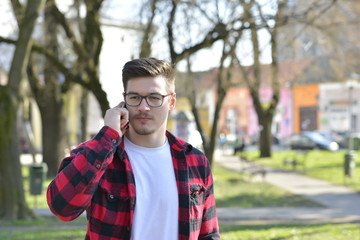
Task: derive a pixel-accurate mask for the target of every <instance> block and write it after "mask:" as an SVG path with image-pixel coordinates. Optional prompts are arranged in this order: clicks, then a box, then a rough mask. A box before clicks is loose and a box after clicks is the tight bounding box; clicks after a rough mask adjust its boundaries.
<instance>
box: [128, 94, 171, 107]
mask: <svg viewBox="0 0 360 240" xmlns="http://www.w3.org/2000/svg"><path fill="white" fill-rule="evenodd" d="M123 94H124V99H125V104H126V105H127V106H130V107H138V106H140V104H141V103H142V101H143V99H145V102H146V104H147V105H148V106H149V107H152V108H158V107H161V106H162V105H163V104H164V98H166V97H168V96H171V95H174V93H168V94H166V95H162V94H159V93H155V94H154V93H152V94H149V95H145V96H143V95H140V94H137V93H123ZM128 95H136V96H139V97H141V100H140V102H139V104H137V105H132V104H129V103H128V101H126V96H128ZM150 96H161V97H162V101H161V104H160V105H159V106H153V105H151V104H149V102H148V100H147V97H150Z"/></svg>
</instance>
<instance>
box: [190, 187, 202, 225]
mask: <svg viewBox="0 0 360 240" xmlns="http://www.w3.org/2000/svg"><path fill="white" fill-rule="evenodd" d="M205 191H206V188H205V187H204V186H203V185H199V184H193V185H190V215H191V218H196V219H201V218H202V214H203V209H204V203H205Z"/></svg>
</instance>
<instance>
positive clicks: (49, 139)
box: [40, 99, 66, 177]
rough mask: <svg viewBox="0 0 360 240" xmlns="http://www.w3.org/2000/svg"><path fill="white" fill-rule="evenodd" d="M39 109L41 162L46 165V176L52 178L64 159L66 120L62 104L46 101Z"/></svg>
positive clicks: (52, 100)
mask: <svg viewBox="0 0 360 240" xmlns="http://www.w3.org/2000/svg"><path fill="white" fill-rule="evenodd" d="M47 100H48V101H49V102H48V103H47V106H45V107H40V111H41V123H42V129H43V130H42V139H43V141H42V143H43V161H44V162H45V163H46V164H47V165H48V176H49V177H54V176H55V175H56V173H57V170H58V168H59V165H60V161H61V160H62V159H63V158H64V155H65V152H64V150H65V148H66V118H65V114H64V109H63V106H62V103H61V102H60V103H59V102H55V100H54V99H47Z"/></svg>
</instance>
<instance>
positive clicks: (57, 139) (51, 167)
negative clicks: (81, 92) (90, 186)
mask: <svg viewBox="0 0 360 240" xmlns="http://www.w3.org/2000/svg"><path fill="white" fill-rule="evenodd" d="M51 4H53V3H51V2H47V7H46V8H45V29H46V31H47V34H46V35H45V44H46V47H47V48H48V49H51V51H52V52H53V53H54V54H55V55H56V56H57V55H58V47H59V46H58V41H57V23H56V19H55V17H54V16H53V15H52V13H51V7H50V6H49V5H51ZM44 77H45V85H44V87H43V88H42V94H41V95H42V96H38V100H39V97H40V98H41V99H42V101H41V103H40V104H39V109H40V112H41V122H42V129H43V131H42V139H43V141H42V142H43V160H44V162H46V163H47V165H48V175H49V176H50V177H54V176H55V175H56V173H57V170H58V168H59V164H60V160H61V159H63V158H64V153H65V152H64V150H65V147H66V129H65V123H66V119H65V117H64V108H63V104H64V103H63V94H62V92H61V83H60V80H59V79H58V71H57V69H56V68H55V67H54V66H53V64H51V63H50V62H48V61H46V62H45V66H44ZM38 102H39V101H38Z"/></svg>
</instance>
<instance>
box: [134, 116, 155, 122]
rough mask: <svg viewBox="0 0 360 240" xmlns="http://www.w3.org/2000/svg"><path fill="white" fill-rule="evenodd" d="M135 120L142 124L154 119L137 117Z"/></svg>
mask: <svg viewBox="0 0 360 240" xmlns="http://www.w3.org/2000/svg"><path fill="white" fill-rule="evenodd" d="M135 119H136V120H138V121H140V122H147V121H149V120H151V119H152V118H151V117H149V116H138V117H135Z"/></svg>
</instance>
